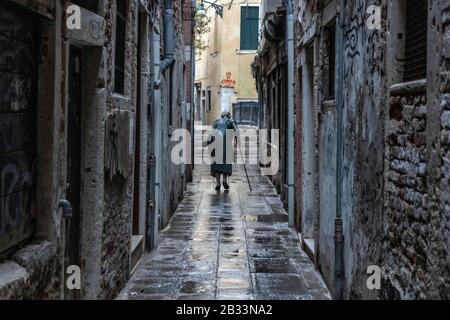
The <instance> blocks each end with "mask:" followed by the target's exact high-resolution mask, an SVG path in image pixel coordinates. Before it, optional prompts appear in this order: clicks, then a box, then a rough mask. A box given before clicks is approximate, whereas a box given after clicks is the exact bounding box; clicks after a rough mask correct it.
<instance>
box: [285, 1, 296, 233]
mask: <svg viewBox="0 0 450 320" xmlns="http://www.w3.org/2000/svg"><path fill="white" fill-rule="evenodd" d="M291 5H292V4H291V1H287V5H286V7H287V9H288V14H287V17H286V18H287V21H286V24H287V26H286V30H287V55H288V79H287V81H288V88H287V95H288V96H287V104H288V108H287V122H288V123H287V130H288V137H287V144H288V154H287V157H288V216H289V226H291V227H292V226H294V225H295V189H294V187H295V171H294V170H295V167H294V166H295V155H294V109H295V105H294V104H295V97H294V95H295V90H294V88H295V79H294V76H295V71H294V67H295V66H294V23H295V19H294V14H293V10H292V7H291Z"/></svg>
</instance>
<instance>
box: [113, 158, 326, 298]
mask: <svg viewBox="0 0 450 320" xmlns="http://www.w3.org/2000/svg"><path fill="white" fill-rule="evenodd" d="M198 169H199V168H197V169H196V170H195V172H194V176H195V179H194V182H193V183H191V184H189V186H188V191H187V194H186V198H185V199H184V200H183V201H182V202H181V203H180V205H179V207H178V209H177V210H176V212H175V215H174V216H173V217H172V220H171V221H170V223H169V226H168V227H167V228H166V229H165V230H164V231H162V232H161V234H160V237H159V240H160V241H159V246H158V248H157V249H156V250H155V251H154V252H152V253H150V254H147V255H146V256H144V257H143V260H142V261H141V264H140V266H139V267H138V269H137V271H136V272H135V273H134V275H133V277H132V278H131V280H130V281H129V283H128V284H127V285H126V287H125V288H124V289H123V291H122V293H121V294H120V295H119V297H118V299H124V300H166V299H176V300H210V299H218V300H253V299H260V300H306V299H317V300H328V299H330V294H329V291H328V289H327V288H326V286H325V285H324V282H323V280H322V277H321V276H320V274H319V273H318V272H317V270H315V268H314V265H313V263H312V262H311V260H310V259H309V258H308V256H307V255H306V254H305V252H304V251H303V250H302V249H301V247H300V242H299V239H298V235H297V233H296V232H295V230H293V229H290V228H289V226H288V223H287V213H286V212H285V210H284V209H283V204H282V203H281V200H280V197H279V196H278V195H276V193H275V188H274V187H273V186H272V184H271V182H270V180H269V179H268V177H262V176H260V175H259V173H258V172H259V171H258V167H257V166H249V168H248V169H249V175H250V180H251V183H252V185H253V186H254V188H255V190H254V191H253V192H249V190H248V186H247V181H246V179H245V175H244V174H243V173H242V172H240V171H241V170H242V168H240V167H239V166H234V175H233V176H232V178H231V180H230V184H231V190H230V191H228V192H226V193H224V192H223V191H222V192H221V193H217V192H216V191H215V190H214V181H213V180H212V178H211V177H210V176H209V168H207V167H205V168H203V169H204V170H203V171H201V170H198ZM200 169H201V168H200Z"/></svg>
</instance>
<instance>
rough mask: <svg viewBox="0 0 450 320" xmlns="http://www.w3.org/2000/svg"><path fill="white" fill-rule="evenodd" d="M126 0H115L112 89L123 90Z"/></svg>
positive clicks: (117, 91) (122, 91)
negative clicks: (114, 49)
mask: <svg viewBox="0 0 450 320" xmlns="http://www.w3.org/2000/svg"><path fill="white" fill-rule="evenodd" d="M126 10H127V8H126V0H117V11H116V15H117V17H116V52H115V55H116V57H115V64H114V66H115V68H114V91H115V92H116V93H120V94H123V93H124V92H125V35H126V33H125V31H126V15H127V13H126Z"/></svg>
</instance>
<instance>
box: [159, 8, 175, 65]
mask: <svg viewBox="0 0 450 320" xmlns="http://www.w3.org/2000/svg"><path fill="white" fill-rule="evenodd" d="M164 13H165V18H164V59H163V60H162V61H161V73H164V71H166V70H167V68H169V67H170V66H172V65H173V63H174V62H175V34H174V26H173V17H174V11H173V2H172V0H165V2H164Z"/></svg>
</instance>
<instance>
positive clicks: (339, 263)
mask: <svg viewBox="0 0 450 320" xmlns="http://www.w3.org/2000/svg"><path fill="white" fill-rule="evenodd" d="M345 6H346V1H345V0H340V1H339V13H338V14H339V22H338V23H339V25H338V29H337V30H338V34H337V37H336V41H337V64H336V68H337V90H336V92H337V101H336V123H337V126H336V127H337V128H336V130H337V136H336V140H337V146H336V147H337V150H336V217H335V222H334V250H335V252H334V254H335V256H334V259H335V260H334V274H335V288H334V296H335V299H337V300H342V299H343V298H344V232H343V223H342V211H341V210H342V177H343V174H342V158H343V140H342V136H343V131H342V130H343V125H342V123H343V119H342V118H343V111H344V94H343V89H344V75H345V74H344V73H345V71H344V62H345V61H344V28H345V15H344V13H345Z"/></svg>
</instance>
